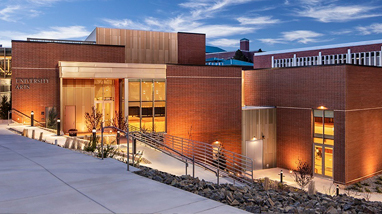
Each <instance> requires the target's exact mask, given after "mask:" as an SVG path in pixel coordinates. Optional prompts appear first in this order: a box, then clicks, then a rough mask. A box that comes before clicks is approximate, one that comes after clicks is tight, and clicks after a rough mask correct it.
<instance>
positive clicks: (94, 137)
mask: <svg viewBox="0 0 382 214" xmlns="http://www.w3.org/2000/svg"><path fill="white" fill-rule="evenodd" d="M96 133H97V130H96V129H95V128H94V127H93V130H92V134H93V139H92V140H93V141H95V139H96Z"/></svg>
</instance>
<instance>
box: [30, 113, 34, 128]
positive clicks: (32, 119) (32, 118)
mask: <svg viewBox="0 0 382 214" xmlns="http://www.w3.org/2000/svg"><path fill="white" fill-rule="evenodd" d="M33 122H34V112H33V111H32V112H31V126H33Z"/></svg>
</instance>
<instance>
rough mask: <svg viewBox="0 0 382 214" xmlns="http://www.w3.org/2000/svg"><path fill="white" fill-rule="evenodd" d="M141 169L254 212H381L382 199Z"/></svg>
mask: <svg viewBox="0 0 382 214" xmlns="http://www.w3.org/2000/svg"><path fill="white" fill-rule="evenodd" d="M140 168H141V171H137V172H135V173H136V174H139V175H141V176H144V177H147V178H150V179H153V180H156V181H158V182H162V183H165V184H168V185H171V186H173V187H177V188H180V189H183V190H185V191H189V192H192V193H194V194H197V195H200V196H203V197H206V198H210V199H212V200H215V201H219V202H221V203H225V204H228V205H230V206H234V207H237V208H239V209H243V210H245V211H248V212H251V213H261V212H264V213H304V214H305V213H307V214H310V213H312V214H315V213H330V214H334V213H349V214H350V213H382V203H381V202H372V201H367V200H364V199H362V200H361V199H357V198H353V197H350V196H347V195H340V196H334V197H333V196H330V195H326V194H322V193H319V192H317V193H316V194H314V195H308V193H306V192H304V191H302V190H300V189H296V188H293V187H289V186H287V185H283V187H282V188H279V185H275V184H273V185H270V187H272V188H273V189H272V188H269V190H265V189H264V187H263V184H262V183H261V182H260V181H256V182H255V183H254V184H253V186H251V187H249V186H235V185H232V184H220V185H217V184H215V183H212V182H207V181H205V180H200V179H198V178H193V177H192V176H190V175H183V176H175V175H171V174H168V173H165V172H160V171H158V170H154V169H150V168H148V167H144V166H141V167H140ZM270 182H274V181H270ZM275 188H276V189H275Z"/></svg>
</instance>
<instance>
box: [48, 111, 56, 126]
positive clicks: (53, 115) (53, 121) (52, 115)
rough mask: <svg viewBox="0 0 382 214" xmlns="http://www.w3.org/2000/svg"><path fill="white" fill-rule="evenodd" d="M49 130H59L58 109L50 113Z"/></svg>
mask: <svg viewBox="0 0 382 214" xmlns="http://www.w3.org/2000/svg"><path fill="white" fill-rule="evenodd" d="M46 126H47V128H51V129H56V128H57V111H56V108H51V109H50V110H49V112H48V123H47V124H46Z"/></svg>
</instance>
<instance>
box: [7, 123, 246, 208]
mask: <svg viewBox="0 0 382 214" xmlns="http://www.w3.org/2000/svg"><path fill="white" fill-rule="evenodd" d="M6 127H7V126H6V125H0V192H1V194H0V213H25V212H28V213H246V212H245V211H242V210H239V209H236V208H233V207H230V206H227V205H224V204H222V203H219V202H216V201H212V200H210V199H207V198H204V197H201V196H198V195H195V194H192V193H189V192H186V191H183V190H180V189H177V188H174V187H171V186H168V185H165V184H162V183H159V182H156V181H153V180H150V179H147V178H144V177H141V176H138V175H136V174H133V173H132V172H127V171H126V165H125V164H124V163H121V162H118V161H117V160H114V159H110V158H108V159H105V160H103V161H102V160H100V159H96V158H94V157H90V156H87V155H84V154H80V153H77V152H74V151H70V150H68V149H64V148H60V147H58V146H54V145H49V144H46V143H42V142H39V141H37V140H32V139H28V138H25V137H22V136H19V135H16V134H14V133H12V132H10V131H9V130H6ZM130 169H131V170H136V169H134V168H133V167H130Z"/></svg>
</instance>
